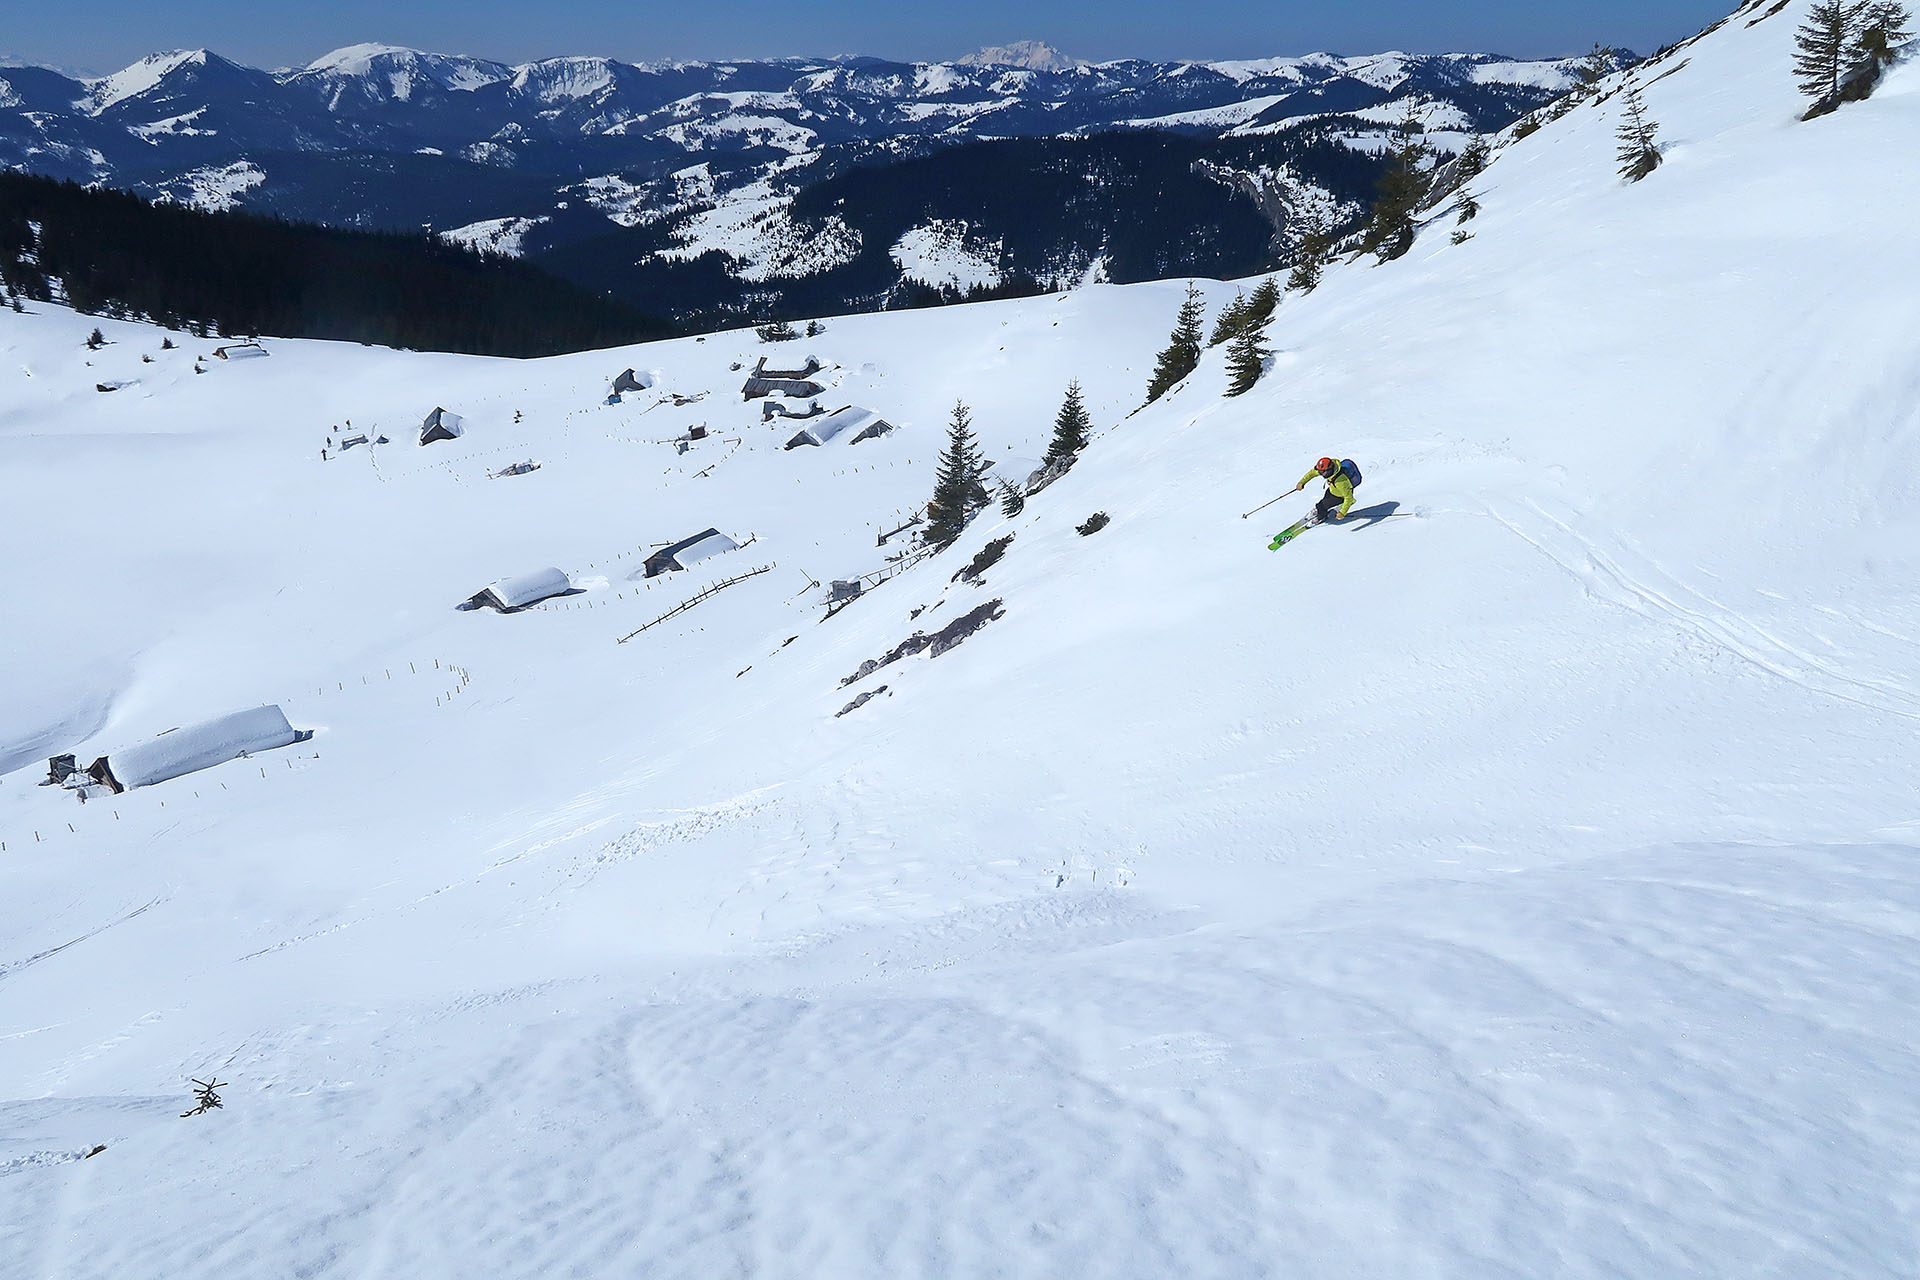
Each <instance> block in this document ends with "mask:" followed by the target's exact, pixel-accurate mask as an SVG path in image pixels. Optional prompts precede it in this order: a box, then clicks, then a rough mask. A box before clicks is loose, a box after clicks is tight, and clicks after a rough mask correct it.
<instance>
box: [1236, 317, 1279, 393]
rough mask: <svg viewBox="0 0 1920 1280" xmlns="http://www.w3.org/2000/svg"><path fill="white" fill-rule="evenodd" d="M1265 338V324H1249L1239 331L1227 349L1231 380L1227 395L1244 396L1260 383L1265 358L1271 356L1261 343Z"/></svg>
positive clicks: (1270, 352) (1264, 369) (1264, 366)
mask: <svg viewBox="0 0 1920 1280" xmlns="http://www.w3.org/2000/svg"><path fill="white" fill-rule="evenodd" d="M1266 336H1267V326H1266V324H1265V322H1262V323H1260V324H1250V325H1248V326H1247V327H1246V328H1245V329H1243V330H1241V331H1240V336H1239V337H1237V338H1235V339H1234V340H1233V343H1232V345H1231V346H1229V347H1228V348H1227V372H1228V373H1229V374H1230V375H1232V378H1233V381H1232V382H1230V383H1228V384H1227V394H1228V395H1230V396H1239V395H1245V394H1246V393H1247V392H1249V391H1251V390H1253V384H1254V383H1256V382H1258V381H1260V375H1261V374H1262V373H1264V372H1266V367H1267V366H1266V360H1267V357H1268V356H1270V355H1272V354H1273V352H1272V351H1271V350H1269V349H1268V348H1267V347H1266V345H1265V344H1264V343H1263V342H1262V341H1261V340H1262V339H1263V338H1265V337H1266Z"/></svg>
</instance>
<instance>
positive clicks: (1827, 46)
mask: <svg viewBox="0 0 1920 1280" xmlns="http://www.w3.org/2000/svg"><path fill="white" fill-rule="evenodd" d="M1865 8H1866V6H1865V5H1864V4H1861V3H1848V2H1847V0H1815V3H1814V6H1813V8H1811V9H1809V10H1808V11H1807V20H1806V21H1805V22H1803V23H1801V24H1800V30H1799V33H1798V34H1797V35H1795V37H1794V44H1795V45H1796V46H1797V47H1798V48H1799V50H1800V52H1799V55H1798V56H1797V57H1795V58H1794V60H1793V74H1794V75H1795V76H1796V77H1798V78H1799V81H1800V92H1802V93H1804V94H1806V95H1807V96H1808V97H1809V98H1812V99H1813V107H1812V108H1811V109H1810V110H1809V111H1808V112H1807V114H1808V116H1815V115H1819V114H1821V113H1822V112H1824V111H1830V110H1832V109H1833V104H1834V102H1835V100H1836V99H1837V98H1838V97H1839V95H1840V85H1841V82H1842V81H1843V80H1845V79H1846V75H1847V70H1848V66H1849V60H1848V57H1847V52H1848V50H1849V48H1850V47H1851V46H1852V44H1853V37H1854V31H1855V24H1856V23H1857V22H1858V21H1859V19H1860V17H1861V14H1862V13H1863V12H1864V10H1865Z"/></svg>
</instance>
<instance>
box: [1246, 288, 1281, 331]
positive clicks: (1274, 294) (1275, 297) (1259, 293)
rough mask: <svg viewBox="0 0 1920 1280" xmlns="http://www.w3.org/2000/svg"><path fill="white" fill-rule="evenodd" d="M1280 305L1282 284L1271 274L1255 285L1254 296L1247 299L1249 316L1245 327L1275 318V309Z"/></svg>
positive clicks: (1253, 326) (1261, 323)
mask: <svg viewBox="0 0 1920 1280" xmlns="http://www.w3.org/2000/svg"><path fill="white" fill-rule="evenodd" d="M1279 305H1280V286H1279V284H1277V283H1276V282H1275V281H1274V279H1273V277H1271V276H1269V277H1267V278H1266V279H1265V280H1262V281H1261V282H1260V283H1259V284H1257V285H1255V286H1254V289H1253V294H1252V296H1250V297H1249V298H1248V299H1247V318H1246V323H1245V325H1244V326H1243V327H1244V328H1248V329H1254V328H1258V327H1259V326H1261V325H1264V324H1265V323H1266V322H1267V321H1269V320H1271V319H1272V318H1273V309H1274V308H1275V307H1277V306H1279ZM1236 336H1237V335H1236Z"/></svg>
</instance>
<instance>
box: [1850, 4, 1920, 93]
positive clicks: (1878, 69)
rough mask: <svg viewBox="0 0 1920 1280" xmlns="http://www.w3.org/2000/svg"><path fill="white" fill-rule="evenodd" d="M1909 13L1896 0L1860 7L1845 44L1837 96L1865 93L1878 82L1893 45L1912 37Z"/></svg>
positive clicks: (1871, 89) (1892, 53) (1892, 54)
mask: <svg viewBox="0 0 1920 1280" xmlns="http://www.w3.org/2000/svg"><path fill="white" fill-rule="evenodd" d="M1912 21H1913V14H1912V13H1911V12H1909V11H1908V9H1907V7H1906V6H1905V5H1904V4H1900V3H1897V2H1896V0H1879V2H1878V3H1870V4H1868V5H1866V6H1865V7H1864V8H1863V9H1862V10H1861V11H1860V16H1859V21H1858V23H1857V24H1856V30H1855V32H1854V35H1853V38H1852V40H1851V42H1850V43H1849V44H1848V46H1847V78H1846V80H1845V82H1844V83H1843V84H1842V85H1841V87H1840V96H1841V97H1842V98H1849V99H1861V98H1865V97H1867V96H1868V95H1869V94H1871V93H1872V92H1873V90H1874V86H1875V85H1877V84H1879V83H1880V77H1881V76H1882V75H1884V74H1886V70H1887V68H1888V67H1890V66H1892V65H1893V59H1894V52H1893V47H1894V46H1895V45H1897V44H1901V43H1903V42H1904V41H1906V40H1908V39H1910V38H1911V37H1912V34H1913V33H1912V32H1911V31H1910V30H1909V29H1908V27H1907V24H1908V23H1910V22H1912Z"/></svg>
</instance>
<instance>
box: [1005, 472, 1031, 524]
mask: <svg viewBox="0 0 1920 1280" xmlns="http://www.w3.org/2000/svg"><path fill="white" fill-rule="evenodd" d="M1026 509H1027V495H1026V494H1024V493H1022V492H1020V486H1019V485H1017V484H1014V483H1013V482H1011V481H1008V480H1002V481H1001V482H1000V514H1001V515H1003V516H1005V517H1006V518H1007V519H1009V520H1011V519H1013V518H1014V517H1015V516H1017V515H1019V514H1020V513H1021V512H1022V511H1025V510H1026Z"/></svg>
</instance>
